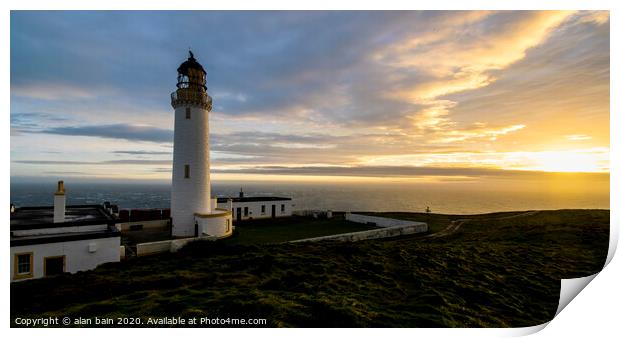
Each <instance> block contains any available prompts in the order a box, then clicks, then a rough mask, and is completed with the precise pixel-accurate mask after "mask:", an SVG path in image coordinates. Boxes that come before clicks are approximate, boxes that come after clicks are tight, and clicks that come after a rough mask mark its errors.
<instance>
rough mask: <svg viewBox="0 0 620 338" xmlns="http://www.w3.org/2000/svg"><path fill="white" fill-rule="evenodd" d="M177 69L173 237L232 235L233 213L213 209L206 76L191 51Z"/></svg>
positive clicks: (173, 172)
mask: <svg viewBox="0 0 620 338" xmlns="http://www.w3.org/2000/svg"><path fill="white" fill-rule="evenodd" d="M189 54H190V55H189V58H188V59H187V60H186V61H185V62H183V63H182V64H181V65H180V66H179V68H178V69H177V72H178V77H177V90H176V91H175V92H173V93H172V95H171V96H172V107H173V108H174V152H173V161H172V198H171V206H170V209H171V210H170V212H171V217H172V235H173V236H175V237H190V236H211V237H214V238H220V237H225V236H228V235H230V234H232V229H231V228H232V226H231V223H232V213H231V212H230V211H227V210H219V209H216V208H215V206H216V205H217V203H216V202H215V201H214V200H213V199H212V198H211V179H210V174H209V112H210V111H211V97H210V96H209V95H208V94H207V86H206V84H207V73H206V72H205V70H204V68H203V67H202V66H201V65H200V64H199V63H198V62H197V61H196V59H195V58H194V55H193V54H192V52H191V51H190V52H189Z"/></svg>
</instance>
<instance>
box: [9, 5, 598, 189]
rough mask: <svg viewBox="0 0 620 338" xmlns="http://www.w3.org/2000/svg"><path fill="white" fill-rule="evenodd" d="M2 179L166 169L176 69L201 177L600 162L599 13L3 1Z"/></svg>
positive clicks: (421, 173)
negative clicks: (197, 111) (191, 101)
mask: <svg viewBox="0 0 620 338" xmlns="http://www.w3.org/2000/svg"><path fill="white" fill-rule="evenodd" d="M10 26H11V32H10V36H11V42H10V46H11V50H10V58H11V108H10V110H11V111H10V126H11V137H10V141H11V177H12V179H13V178H18V177H19V178H26V179H28V178H44V177H53V178H65V179H67V178H76V179H77V178H81V179H93V180H97V179H129V180H162V181H166V180H168V181H169V180H170V177H171V167H172V165H171V161H172V139H173V133H174V129H173V128H174V126H173V124H174V119H173V109H172V107H171V106H170V93H171V92H172V91H173V90H175V89H176V87H175V85H176V75H177V74H176V68H177V67H178V65H179V64H180V63H182V62H183V61H184V60H185V59H186V58H187V57H188V49H189V48H191V50H192V51H193V53H194V55H195V56H196V58H197V59H198V61H199V62H200V63H201V64H202V65H203V66H204V68H205V69H206V71H207V86H208V92H209V95H210V96H211V97H212V98H213V102H214V103H213V111H212V112H211V113H210V124H211V125H210V129H211V130H210V142H211V158H212V163H211V168H212V173H213V178H214V179H221V180H243V179H252V180H254V179H270V180H277V179H284V180H286V179H293V180H314V179H319V180H329V179H332V180H345V179H351V180H361V179H362V178H363V179H373V178H376V179H381V178H386V177H387V178H390V177H391V178H404V179H429V180H433V179H438V180H452V179H471V178H476V177H483V176H484V177H489V176H490V177H494V176H496V177H503V176H505V175H531V174H532V173H538V172H587V173H608V172H609V109H610V108H609V82H610V81H609V55H610V40H609V36H610V34H609V13H608V12H607V11H600V12H599V11H579V12H571V11H559V12H555V11H499V12H493V11H389V12H366V11H351V12H346V11H345V12H338V11H332V12H329V11H312V12H303V11H291V12H288V11H278V12H269V11H261V12H244V11H173V12H170V11H94V12H81V11H42V12H38V11H12V12H11V23H10Z"/></svg>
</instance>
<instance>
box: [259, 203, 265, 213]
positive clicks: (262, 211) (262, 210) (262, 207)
mask: <svg viewBox="0 0 620 338" xmlns="http://www.w3.org/2000/svg"><path fill="white" fill-rule="evenodd" d="M260 213H261V214H264V213H265V206H264V205H261V206H260Z"/></svg>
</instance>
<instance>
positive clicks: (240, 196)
mask: <svg viewBox="0 0 620 338" xmlns="http://www.w3.org/2000/svg"><path fill="white" fill-rule="evenodd" d="M239 198H243V188H241V190H240V191H239Z"/></svg>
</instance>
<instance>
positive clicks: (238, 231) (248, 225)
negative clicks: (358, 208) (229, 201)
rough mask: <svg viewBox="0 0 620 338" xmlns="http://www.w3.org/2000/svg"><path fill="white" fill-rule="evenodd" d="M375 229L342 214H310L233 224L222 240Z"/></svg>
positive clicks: (247, 240)
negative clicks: (327, 216) (313, 215)
mask: <svg viewBox="0 0 620 338" xmlns="http://www.w3.org/2000/svg"><path fill="white" fill-rule="evenodd" d="M370 229H377V227H376V226H372V225H366V224H359V223H353V222H347V221H345V219H344V215H343V214H338V215H335V216H334V217H333V218H331V219H325V218H322V219H321V218H319V219H314V218H311V217H297V216H293V217H287V218H274V219H272V218H267V219H260V220H252V221H244V222H240V223H237V224H235V232H234V234H233V236H232V237H230V238H227V239H225V240H223V242H225V243H227V244H244V245H247V244H267V243H281V242H288V241H292V240H296V239H302V238H311V237H319V236H327V235H335V234H343V233H347V232H355V231H364V230H370Z"/></svg>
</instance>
